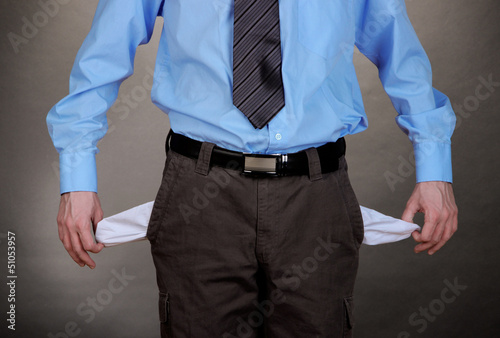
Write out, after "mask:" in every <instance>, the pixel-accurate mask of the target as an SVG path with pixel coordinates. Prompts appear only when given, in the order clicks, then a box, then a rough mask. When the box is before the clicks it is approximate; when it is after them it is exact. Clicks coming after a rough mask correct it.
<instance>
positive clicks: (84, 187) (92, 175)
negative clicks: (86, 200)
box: [59, 152, 97, 194]
mask: <svg viewBox="0 0 500 338" xmlns="http://www.w3.org/2000/svg"><path fill="white" fill-rule="evenodd" d="M59 175H60V183H61V194H64V193H65V192H70V191H93V192H96V193H97V169H96V161H95V154H94V153H87V152H79V153H62V154H59Z"/></svg>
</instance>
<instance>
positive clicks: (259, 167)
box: [243, 153, 288, 176]
mask: <svg viewBox="0 0 500 338" xmlns="http://www.w3.org/2000/svg"><path fill="white" fill-rule="evenodd" d="M243 157H244V159H245V163H244V168H243V174H245V175H250V176H282V174H283V173H282V169H283V168H284V167H286V163H287V160H288V156H287V154H269V155H262V154H252V153H243Z"/></svg>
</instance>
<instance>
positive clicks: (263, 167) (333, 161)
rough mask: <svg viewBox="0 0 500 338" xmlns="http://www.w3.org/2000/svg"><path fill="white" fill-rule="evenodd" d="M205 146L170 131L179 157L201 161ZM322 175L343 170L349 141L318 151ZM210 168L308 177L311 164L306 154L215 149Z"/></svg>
mask: <svg viewBox="0 0 500 338" xmlns="http://www.w3.org/2000/svg"><path fill="white" fill-rule="evenodd" d="M201 145H202V142H200V141H196V140H193V139H191V138H189V137H186V136H184V135H181V134H176V133H174V132H173V131H172V130H170V132H169V134H168V137H167V141H166V144H165V148H166V151H167V152H168V149H169V148H171V149H172V150H173V151H175V152H176V153H178V154H181V155H184V156H187V157H190V158H193V159H197V158H198V155H199V153H200V149H201ZM316 149H317V151H318V155H319V159H320V163H321V172H322V173H329V172H333V171H336V170H337V169H338V168H339V158H340V157H341V156H342V155H344V154H345V140H344V138H343V137H342V138H340V139H338V140H337V141H336V142H329V143H326V144H324V145H322V146H320V147H317V148H316ZM210 166H218V167H225V168H232V169H239V170H241V171H242V172H243V174H245V175H250V176H291V175H308V174H309V161H308V158H307V155H306V152H305V151H304V150H302V151H299V152H296V153H290V154H270V155H265V154H250V153H243V152H237V151H232V150H227V149H224V148H221V147H218V146H215V147H214V148H213V150H212V155H211V157H210Z"/></svg>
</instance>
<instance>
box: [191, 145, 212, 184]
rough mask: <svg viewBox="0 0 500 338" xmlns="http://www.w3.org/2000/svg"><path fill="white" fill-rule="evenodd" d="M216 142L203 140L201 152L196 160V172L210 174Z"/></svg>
mask: <svg viewBox="0 0 500 338" xmlns="http://www.w3.org/2000/svg"><path fill="white" fill-rule="evenodd" d="M214 146H215V144H214V143H210V142H203V143H202V144H201V149H200V154H199V155H198V160H197V161H196V169H195V170H194V171H195V172H196V173H198V174H201V175H203V176H207V175H208V171H209V170H210V157H211V156H212V150H213V149H214Z"/></svg>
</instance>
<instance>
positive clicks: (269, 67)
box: [233, 0, 285, 129]
mask: <svg viewBox="0 0 500 338" xmlns="http://www.w3.org/2000/svg"><path fill="white" fill-rule="evenodd" d="M233 104H234V105H235V106H236V107H237V108H238V109H239V110H241V111H242V112H243V114H245V115H246V116H247V117H248V119H249V120H250V122H251V123H252V125H253V126H254V127H255V128H258V129H261V128H263V127H265V126H266V125H267V123H268V122H269V121H270V120H271V119H272V118H273V117H274V116H275V115H276V114H277V113H278V112H279V111H280V110H281V108H283V106H284V105H285V99H284V90H283V82H282V79H281V43H280V24H279V1H278V0H234V41H233Z"/></svg>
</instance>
